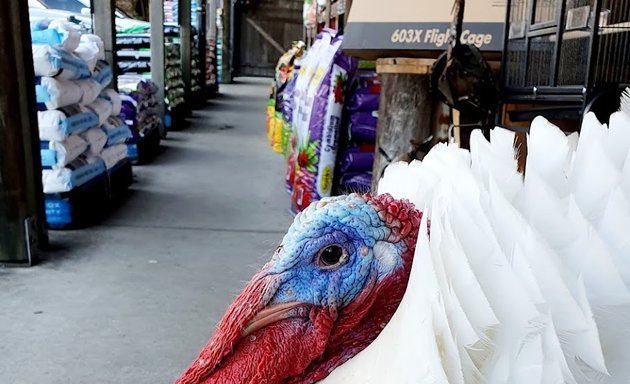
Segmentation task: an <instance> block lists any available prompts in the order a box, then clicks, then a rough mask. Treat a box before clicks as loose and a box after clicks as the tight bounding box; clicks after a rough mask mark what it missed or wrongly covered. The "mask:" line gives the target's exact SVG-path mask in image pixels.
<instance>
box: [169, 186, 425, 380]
mask: <svg viewBox="0 0 630 384" xmlns="http://www.w3.org/2000/svg"><path fill="white" fill-rule="evenodd" d="M420 218H421V213H420V212H419V211H417V210H416V209H415V208H414V207H413V205H412V204H411V203H409V202H407V201H404V200H403V201H398V200H395V199H393V198H392V197H391V196H390V195H380V196H371V195H357V194H353V195H349V196H340V197H334V198H327V199H324V200H321V201H319V202H317V203H313V204H311V205H310V206H309V207H308V208H307V209H306V210H305V211H304V212H302V213H300V214H298V215H297V216H296V218H295V221H294V223H293V224H292V225H291V227H290V228H289V231H288V233H287V234H286V235H285V237H284V239H283V240H282V243H281V245H280V246H279V247H278V249H277V250H276V252H275V253H274V255H273V257H272V259H271V260H270V261H269V262H268V263H267V264H266V265H265V266H264V267H263V268H262V269H261V270H260V271H259V272H258V273H257V274H256V275H255V276H254V277H253V278H252V280H251V281H250V282H249V283H248V285H247V286H246V287H245V289H244V290H243V292H242V293H241V294H240V295H239V296H238V297H237V298H236V299H235V301H234V302H233V303H232V304H231V305H230V306H229V308H228V310H227V312H226V313H225V315H224V316H223V318H222V320H221V321H220V322H219V324H218V326H217V330H216V332H215V334H214V335H213V336H212V338H211V339H210V341H209V342H208V344H207V345H206V347H205V348H204V349H203V350H202V351H201V353H200V355H199V357H198V358H197V359H196V360H195V361H194V362H193V363H192V365H191V366H190V367H189V368H188V370H186V372H184V374H183V375H182V376H181V377H180V378H179V379H178V380H177V384H219V383H221V384H228V383H229V384H263V383H265V384H275V383H314V382H317V381H319V380H322V379H323V378H325V377H326V376H328V374H329V373H330V372H332V370H334V369H335V368H336V367H338V366H339V365H341V364H343V363H344V362H346V361H347V360H348V359H350V358H352V357H353V356H354V355H356V354H357V353H359V352H360V351H361V350H363V349H364V348H365V347H367V346H368V345H369V344H370V343H371V342H372V341H373V340H374V339H375V338H376V337H377V336H378V334H379V333H380V332H381V330H382V329H383V328H384V327H385V325H386V324H387V322H388V321H389V320H390V318H391V317H392V315H393V314H394V312H395V310H396V308H397V307H398V304H399V303H400V300H401V299H402V296H403V294H404V292H405V289H406V286H407V280H408V278H409V271H410V268H411V262H412V258H413V252H414V248H415V244H416V238H417V231H418V225H419V222H420Z"/></svg>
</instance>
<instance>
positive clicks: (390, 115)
mask: <svg viewBox="0 0 630 384" xmlns="http://www.w3.org/2000/svg"><path fill="white" fill-rule="evenodd" d="M433 62H434V60H428V59H405V58H395V59H379V60H377V62H376V71H377V72H378V73H379V74H380V76H381V97H380V100H381V102H380V108H379V111H378V116H379V119H378V128H377V135H376V136H377V137H376V153H375V157H374V168H373V175H372V191H376V187H377V185H378V180H380V178H381V176H382V175H383V171H384V169H385V167H387V166H388V165H389V164H390V163H392V162H395V161H399V160H409V159H408V153H409V152H411V151H412V143H415V144H421V143H423V142H424V141H425V140H426V139H427V138H429V137H430V136H431V134H432V130H433V129H432V125H433V124H432V110H433V99H432V96H431V94H430V76H431V66H432V65H433Z"/></svg>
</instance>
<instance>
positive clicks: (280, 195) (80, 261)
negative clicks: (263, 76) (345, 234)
mask: <svg viewBox="0 0 630 384" xmlns="http://www.w3.org/2000/svg"><path fill="white" fill-rule="evenodd" d="M268 90H269V81H267V80H253V79H241V80H240V81H239V82H238V83H237V84H236V85H231V86H224V87H222V92H223V93H224V96H222V97H221V98H218V99H216V100H213V101H211V102H210V103H209V105H208V107H207V108H205V109H204V110H202V111H196V112H195V113H194V117H193V118H192V119H190V122H191V125H190V127H187V128H186V129H184V130H183V131H180V132H171V133H169V137H168V139H167V140H166V141H164V143H163V146H164V148H165V151H164V153H162V154H161V155H160V156H159V157H158V158H157V159H156V160H155V161H154V163H152V164H150V165H147V166H142V167H136V168H135V175H136V179H137V182H136V183H135V184H134V185H133V187H132V189H133V193H132V194H131V196H130V197H129V198H128V199H127V200H126V201H125V202H124V203H123V205H122V206H121V207H120V208H119V209H118V210H116V212H113V213H112V214H111V216H110V217H109V218H108V219H107V220H106V221H105V222H103V223H102V224H101V225H98V226H94V227H92V228H89V229H86V230H81V231H72V232H51V234H50V237H51V241H52V244H53V246H54V247H55V249H56V251H54V252H51V253H49V254H47V255H46V260H45V261H44V262H42V263H41V264H39V265H37V266H36V267H33V268H30V269H0V384H35V383H37V384H75V383H86V384H109V383H112V384H114V383H115V384H127V383H129V384H145V383H146V384H159V383H172V382H173V381H174V379H175V378H176V377H177V376H178V375H179V374H180V373H181V372H182V371H183V370H184V369H185V368H186V367H187V366H188V364H189V363H191V362H192V360H193V359H194V358H195V357H196V355H197V353H198V352H199V350H200V349H201V348H202V347H203V345H204V344H205V343H206V341H207V339H208V338H209V337H210V335H211V334H212V332H213V329H214V326H215V325H216V323H217V321H218V320H219V318H220V316H221V315H222V314H223V311H224V310H225V308H226V306H227V305H228V304H229V303H230V302H231V300H232V299H233V297H234V296H235V295H236V294H237V293H238V292H239V291H240V290H241V288H242V287H243V286H244V284H245V282H246V281H248V280H249V278H250V277H251V276H252V274H253V273H254V271H255V270H256V268H258V267H260V266H261V265H262V264H263V263H264V262H265V261H266V260H267V259H268V258H269V257H270V255H271V253H272V251H273V249H274V248H275V245H276V244H277V243H278V242H279V241H280V240H281V238H282V235H283V233H284V232H285V230H286V229H287V227H288V225H289V224H290V223H291V220H292V217H291V216H290V214H289V213H288V207H289V198H288V194H287V193H286V192H285V190H284V187H283V180H284V176H283V175H284V169H285V165H284V161H283V159H282V157H281V156H279V155H276V154H274V153H273V152H272V151H271V149H270V147H269V145H268V143H267V140H266V137H265V134H264V126H265V106H266V98H267V95H268Z"/></svg>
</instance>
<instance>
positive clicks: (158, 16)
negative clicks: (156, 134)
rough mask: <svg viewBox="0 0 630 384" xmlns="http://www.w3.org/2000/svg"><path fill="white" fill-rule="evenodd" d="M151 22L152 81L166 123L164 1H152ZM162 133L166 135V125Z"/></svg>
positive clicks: (159, 113) (159, 109) (150, 4)
mask: <svg viewBox="0 0 630 384" xmlns="http://www.w3.org/2000/svg"><path fill="white" fill-rule="evenodd" d="M149 8H150V9H149V21H150V22H151V81H153V82H154V83H155V85H157V89H158V90H157V93H156V95H155V97H156V99H157V111H158V116H160V118H161V119H162V121H164V115H165V112H166V107H165V105H164V85H165V84H164V0H150V3H149ZM160 127H161V128H160V129H161V130H162V131H161V132H160V133H161V135H162V136H164V135H165V133H166V131H165V129H164V124H161V125H160Z"/></svg>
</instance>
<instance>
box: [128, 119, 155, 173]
mask: <svg viewBox="0 0 630 384" xmlns="http://www.w3.org/2000/svg"><path fill="white" fill-rule="evenodd" d="M161 139H162V138H161V137H160V130H159V129H157V128H156V129H152V130H150V131H148V132H147V134H146V135H144V136H143V137H141V138H140V139H139V140H138V141H137V142H136V143H133V144H127V148H129V158H130V159H131V161H132V163H133V164H134V165H143V164H148V163H150V162H151V161H152V160H153V159H154V158H155V156H156V155H157V154H158V152H159V149H160V142H161Z"/></svg>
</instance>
